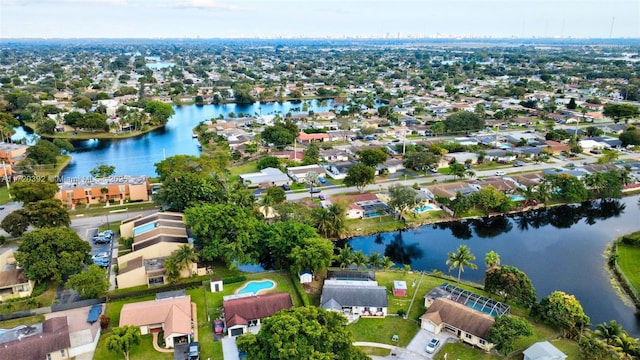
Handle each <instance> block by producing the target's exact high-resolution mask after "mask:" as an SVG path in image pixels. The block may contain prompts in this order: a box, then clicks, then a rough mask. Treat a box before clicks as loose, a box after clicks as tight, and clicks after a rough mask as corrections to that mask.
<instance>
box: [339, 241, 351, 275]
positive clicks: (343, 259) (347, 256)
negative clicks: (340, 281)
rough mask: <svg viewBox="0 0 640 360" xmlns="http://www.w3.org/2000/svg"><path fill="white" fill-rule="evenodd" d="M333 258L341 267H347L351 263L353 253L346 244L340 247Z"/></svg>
mask: <svg viewBox="0 0 640 360" xmlns="http://www.w3.org/2000/svg"><path fill="white" fill-rule="evenodd" d="M335 259H336V261H337V262H338V265H340V268H341V269H345V268H348V267H349V266H350V265H351V264H353V253H352V252H351V247H350V246H349V245H347V246H345V247H343V248H342V249H340V252H339V253H338V255H336V257H335Z"/></svg>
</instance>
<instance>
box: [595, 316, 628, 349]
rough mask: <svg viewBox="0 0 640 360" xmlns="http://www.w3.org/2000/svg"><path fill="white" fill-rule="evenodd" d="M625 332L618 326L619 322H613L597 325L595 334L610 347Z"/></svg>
mask: <svg viewBox="0 0 640 360" xmlns="http://www.w3.org/2000/svg"><path fill="white" fill-rule="evenodd" d="M623 333H624V331H623V330H622V325H620V324H618V322H617V321H615V320H611V321H609V322H608V323H606V322H605V323H600V324H598V325H596V331H594V332H593V334H594V335H595V336H596V337H597V338H599V339H601V340H602V341H604V342H606V343H607V344H609V345H614V344H615V342H616V339H617V338H619V337H620V336H621V335H622V334H623Z"/></svg>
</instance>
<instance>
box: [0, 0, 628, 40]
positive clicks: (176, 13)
mask: <svg viewBox="0 0 640 360" xmlns="http://www.w3.org/2000/svg"><path fill="white" fill-rule="evenodd" d="M301 37H305V38H343V37H351V38H408V37H413V38H436V37H438V38H446V37H451V38H461V37H467V38H469V37H474V38H610V37H612V38H640V1H638V0H610V1H602V0H599V1H598V0H555V1H553V0H489V1H479V0H398V1H386V0H385V1H383V0H341V1H337V0H326V1H317V0H278V1H269V0H220V1H216V0H0V38H3V39H7V38H301Z"/></svg>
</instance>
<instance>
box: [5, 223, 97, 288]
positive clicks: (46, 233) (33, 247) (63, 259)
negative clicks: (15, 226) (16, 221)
mask: <svg viewBox="0 0 640 360" xmlns="http://www.w3.org/2000/svg"><path fill="white" fill-rule="evenodd" d="M89 251H91V245H89V243H88V242H86V241H84V240H82V239H81V238H80V236H78V234H77V233H76V232H75V231H74V230H71V229H69V228H49V229H35V230H33V231H30V232H28V233H26V234H25V235H24V236H22V242H21V243H20V245H19V246H18V251H17V252H16V260H17V261H18V263H19V264H20V266H22V267H23V268H24V272H25V274H26V275H27V277H28V278H29V279H31V280H34V281H36V282H41V281H47V280H51V281H53V282H55V283H60V281H61V280H62V278H64V277H65V276H68V275H73V274H77V273H79V272H80V271H82V269H83V268H84V265H85V264H89V263H90V261H91V256H90V255H89Z"/></svg>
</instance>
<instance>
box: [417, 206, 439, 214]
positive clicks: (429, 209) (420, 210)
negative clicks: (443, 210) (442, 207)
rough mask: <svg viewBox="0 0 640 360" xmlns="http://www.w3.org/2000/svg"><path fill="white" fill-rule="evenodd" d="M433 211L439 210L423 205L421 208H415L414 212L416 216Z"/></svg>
mask: <svg viewBox="0 0 640 360" xmlns="http://www.w3.org/2000/svg"><path fill="white" fill-rule="evenodd" d="M431 210H438V208H437V207H435V206H433V205H422V206H420V207H417V208H413V212H414V213H416V214H421V213H423V212H425V211H431Z"/></svg>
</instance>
